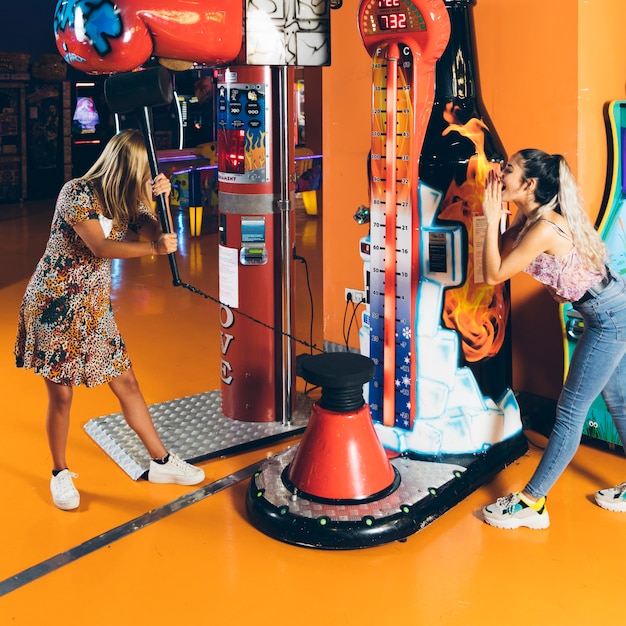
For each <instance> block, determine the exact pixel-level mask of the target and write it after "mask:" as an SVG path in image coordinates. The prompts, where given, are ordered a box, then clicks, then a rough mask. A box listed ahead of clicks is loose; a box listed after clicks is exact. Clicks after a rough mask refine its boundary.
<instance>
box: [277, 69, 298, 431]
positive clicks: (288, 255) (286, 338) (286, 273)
mask: <svg viewBox="0 0 626 626" xmlns="http://www.w3.org/2000/svg"><path fill="white" fill-rule="evenodd" d="M277 70H278V100H279V105H278V106H279V111H278V119H279V123H278V135H279V142H280V150H279V153H280V159H281V163H280V168H279V169H280V197H279V200H278V208H279V210H280V221H281V258H282V332H283V334H282V357H283V358H282V383H283V386H282V391H283V393H282V415H283V426H287V425H289V424H291V418H292V405H293V403H292V388H293V355H292V340H291V336H292V316H291V282H292V276H291V265H292V262H293V261H292V257H293V250H292V245H291V201H290V198H289V173H290V170H291V161H292V160H293V152H294V150H293V146H292V142H291V141H290V138H291V133H290V132H289V130H290V128H291V120H290V119H289V110H290V107H289V97H290V93H291V89H290V88H289V80H288V78H289V74H288V71H287V66H284V65H283V66H280V67H278V68H277Z"/></svg>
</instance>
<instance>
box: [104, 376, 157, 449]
mask: <svg viewBox="0 0 626 626" xmlns="http://www.w3.org/2000/svg"><path fill="white" fill-rule="evenodd" d="M109 387H110V388H111V391H113V393H114V394H115V395H116V396H117V399H118V400H119V403H120V407H121V409H122V414H123V415H124V419H125V420H126V423H127V424H128V425H129V426H130V427H131V428H132V429H133V430H134V431H135V432H136V433H137V436H138V437H139V439H141V442H142V443H143V445H144V446H145V447H146V450H147V451H148V454H149V455H150V457H151V458H153V459H161V458H163V457H165V456H166V455H167V450H166V449H165V446H164V445H163V442H162V441H161V438H160V437H159V435H158V433H157V431H156V428H155V427H154V423H153V421H152V418H151V417H150V413H149V411H148V407H147V405H146V401H145V400H144V397H143V394H142V393H141V390H140V389H139V383H138V382H137V378H136V377H135V373H134V372H133V369H132V368H129V369H128V370H126V371H125V372H124V373H123V374H122V375H121V376H117V377H116V378H114V379H113V380H111V381H110V382H109Z"/></svg>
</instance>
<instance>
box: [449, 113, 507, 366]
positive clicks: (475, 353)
mask: <svg viewBox="0 0 626 626" xmlns="http://www.w3.org/2000/svg"><path fill="white" fill-rule="evenodd" d="M445 119H446V120H447V121H448V122H450V124H449V126H448V127H447V128H446V129H445V130H444V132H443V134H444V135H446V134H448V133H451V132H458V133H459V134H460V135H462V136H463V137H467V138H468V139H470V141H472V143H473V144H474V146H475V147H476V154H475V155H474V156H472V157H471V159H470V162H469V164H468V168H467V177H466V180H465V181H463V182H462V183H461V184H460V185H459V184H457V183H456V181H453V182H452V183H451V185H450V187H449V188H448V192H447V194H446V196H445V198H444V199H443V202H442V205H441V207H442V208H441V212H440V214H439V217H440V218H441V219H442V220H450V221H454V222H458V223H462V224H463V225H464V226H465V228H466V230H467V239H468V254H467V275H466V276H467V278H466V280H465V282H464V284H463V285H461V286H460V287H455V288H450V289H447V290H446V292H445V295H444V305H443V312H442V321H443V323H444V324H445V326H447V327H448V328H451V329H455V330H456V331H457V332H458V333H459V335H460V337H461V340H462V341H461V344H462V349H463V354H464V356H465V359H466V360H467V361H468V362H470V363H475V362H477V361H481V360H483V359H486V358H489V357H492V356H495V355H496V354H497V353H498V352H499V350H500V348H501V347H502V343H503V341H504V337H505V333H506V324H507V320H508V316H509V306H510V305H509V299H508V294H507V291H508V289H507V286H506V284H504V283H503V284H500V285H495V286H491V285H487V284H485V283H484V282H482V265H481V266H479V267H476V263H479V264H482V259H481V258H480V255H479V256H478V258H477V259H476V258H475V252H476V248H475V245H476V244H478V243H479V242H478V241H477V240H476V238H475V237H476V235H477V234H476V233H475V232H474V218H475V217H477V216H482V214H483V208H482V202H483V196H484V193H485V181H486V178H487V173H488V172H489V170H490V169H491V168H492V164H491V163H490V162H489V161H488V160H487V157H486V155H485V149H484V138H485V132H489V129H488V128H487V126H486V125H485V124H484V122H483V121H482V120H480V119H478V118H472V119H470V120H469V121H468V122H467V124H464V125H461V124H458V123H456V116H455V115H454V110H453V109H452V106H451V105H449V107H448V110H447V115H446V116H445ZM476 276H479V277H480V281H477V280H475V277H476Z"/></svg>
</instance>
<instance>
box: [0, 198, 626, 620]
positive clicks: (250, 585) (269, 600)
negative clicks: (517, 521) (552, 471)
mask: <svg viewBox="0 0 626 626" xmlns="http://www.w3.org/2000/svg"><path fill="white" fill-rule="evenodd" d="M51 211H52V204H51V203H49V202H48V203H46V202H42V203H39V204H29V205H25V206H7V205H4V206H2V205H0V228H1V232H2V245H1V246H0V302H1V303H2V306H1V307H0V329H1V332H0V380H1V385H2V418H1V419H0V441H1V442H2V454H0V484H1V485H2V490H1V496H0V498H1V503H0V589H2V590H3V595H1V596H0V625H2V626H4V625H5V624H22V625H29V626H30V625H32V626H35V625H37V626H38V625H42V624H49V625H51V626H57V625H64V626H65V625H75V624H76V625H78V624H80V625H86V624H88V625H89V626H100V625H102V626H104V625H107V626H108V625H110V624H119V625H123V626H126V625H128V626H130V625H134V624H166V623H173V624H235V625H239V624H254V625H260V626H264V625H268V626H269V625H272V626H283V625H287V624H289V625H291V624H300V625H302V626H308V625H316V626H319V625H321V624H328V625H331V626H340V625H357V624H359V625H361V624H384V623H385V624H386V623H398V624H413V625H418V624H419V625H424V626H426V625H432V624H438V625H439V624H440V625H446V626H447V625H450V626H459V625H465V624H503V623H504V624H507V625H509V626H511V625H522V624H523V625H524V626H526V625H528V624H538V625H544V624H553V625H556V624H559V625H560V624H564V625H565V624H567V625H578V624H623V623H624V621H625V619H626V618H624V611H623V608H622V595H623V576H624V573H623V571H624V565H623V564H624V557H625V553H626V514H615V513H609V512H607V511H604V510H601V509H600V508H598V507H597V506H596V505H595V504H594V503H593V498H592V494H593V492H594V491H595V490H596V489H597V488H599V487H605V486H609V485H613V484H615V483H617V482H620V481H621V480H624V479H626V461H625V460H624V459H623V458H622V456H621V455H620V454H617V453H614V452H610V451H608V450H605V449H601V448H596V447H590V446H582V447H581V448H580V450H579V452H578V454H577V455H576V457H575V459H574V461H573V463H572V464H571V466H570V468H569V469H568V470H567V472H566V473H565V475H564V476H563V477H562V479H561V480H560V481H559V483H558V484H557V486H556V487H555V488H554V490H553V492H552V493H551V494H550V499H549V511H550V515H551V519H552V525H551V527H550V528H549V529H548V530H545V531H531V530H527V529H522V530H517V531H502V530H497V529H495V528H492V527H490V526H487V525H486V524H485V523H484V522H482V520H481V519H480V514H479V511H480V508H481V507H482V506H483V505H484V504H486V503H488V502H491V501H493V500H494V499H495V498H496V497H498V496H500V495H504V494H505V493H507V492H508V491H510V490H513V489H519V488H521V487H522V486H523V485H524V482H525V480H526V479H527V478H528V476H529V474H530V473H531V471H532V470H533V468H534V467H535V466H536V463H537V460H538V458H539V455H540V453H541V452H540V450H539V448H538V447H536V446H534V445H531V448H530V450H529V452H528V453H527V454H526V455H525V456H523V457H522V458H520V459H518V460H517V461H515V462H513V463H512V464H511V465H510V466H509V467H507V468H506V469H505V470H504V471H502V472H501V473H500V474H498V475H497V477H496V478H495V480H493V481H492V482H491V483H489V484H485V485H483V486H482V487H480V488H479V489H477V490H476V491H475V492H473V493H472V494H471V495H470V496H469V497H467V498H466V499H465V500H463V501H462V502H461V503H460V504H458V505H457V506H455V507H454V508H452V509H451V510H449V511H448V512H447V513H445V514H444V515H443V516H441V517H440V518H438V519H437V520H435V521H434V522H433V523H432V524H430V525H429V526H427V527H426V528H424V529H423V530H421V531H420V532H418V533H416V534H415V535H412V536H411V537H409V538H408V539H407V540H406V541H404V542H396V543H392V544H388V545H383V546H378V547H374V548H369V549H364V550H351V551H321V550H312V549H308V548H300V547H295V546H291V545H287V544H284V543H281V542H279V541H276V540H274V539H271V538H269V537H267V536H265V535H263V534H261V533H260V532H259V531H258V530H257V529H256V528H254V527H253V526H251V524H250V523H249V522H248V520H247V518H246V511H245V493H246V489H247V486H248V482H249V481H248V480H247V479H246V480H242V481H240V482H237V483H235V484H231V485H230V486H229V485H228V483H227V484H224V483H216V484H215V485H214V481H217V480H218V479H220V478H223V477H226V476H228V475H230V474H232V473H233V472H237V471H239V470H241V469H242V468H245V467H247V466H248V465H250V464H252V463H254V462H256V461H260V460H262V459H264V458H266V457H267V455H270V454H272V453H275V452H277V451H279V450H281V449H283V448H284V447H285V446H287V445H290V444H293V443H294V442H297V438H294V439H291V440H286V441H283V442H281V443H279V444H276V445H273V446H271V447H268V448H266V449H257V450H253V451H249V452H247V453H245V454H240V455H235V456H232V457H228V458H220V459H217V460H212V461H208V462H206V463H203V467H204V469H205V471H206V475H207V479H206V481H205V483H203V485H201V486H200V487H199V488H194V487H191V488H190V487H177V486H170V485H152V484H150V483H147V482H144V481H137V482H135V481H133V480H131V479H130V478H129V477H128V476H127V475H126V474H125V473H124V472H123V471H122V470H121V469H120V468H119V467H118V466H117V465H116V464H115V463H113V462H112V461H111V460H110V459H109V457H108V456H107V455H106V454H104V453H103V452H102V450H101V449H100V448H98V447H97V446H96V445H95V444H94V443H93V442H92V441H91V439H89V437H88V436H87V435H86V434H85V433H84V430H83V426H84V424H85V422H87V421H88V420H89V419H91V418H93V417H97V416H100V415H106V414H109V413H116V412H118V410H119V407H118V406H117V404H116V401H115V398H114V397H113V395H112V394H111V392H110V391H109V390H108V388H106V387H103V388H96V389H92V390H87V389H84V388H81V389H78V390H76V393H75V400H74V406H73V414H72V420H73V422H72V426H71V432H70V442H69V451H70V455H69V458H70V464H71V469H72V470H73V471H75V472H77V473H78V474H79V475H80V478H79V479H78V480H77V481H76V483H77V486H78V488H79V489H80V491H81V494H82V502H81V505H80V508H79V510H77V511H76V512H63V511H60V510H57V509H56V508H55V507H54V506H53V505H52V504H51V502H50V493H49V486H48V484H49V477H50V459H49V455H48V451H47V445H46V439H45V430H44V411H45V406H46V395H45V390H44V385H43V382H42V381H41V380H40V379H39V378H38V377H37V376H35V375H34V374H33V373H32V372H29V371H22V370H18V369H16V368H15V366H14V362H13V356H12V350H13V340H14V332H15V322H16V317H17V312H18V307H19V303H20V300H21V297H22V294H23V291H24V288H25V285H26V282H27V280H28V277H29V275H30V273H31V271H32V270H33V268H34V265H35V263H36V261H37V259H38V258H39V255H40V253H41V251H42V249H43V244H44V242H45V239H46V236H47V230H48V226H49V222H50V216H51ZM178 217H179V219H178V226H179V228H180V231H181V235H180V241H181V247H180V251H179V253H178V260H179V266H180V273H181V278H183V280H184V281H186V282H189V283H191V284H193V285H195V286H197V287H199V288H200V289H202V290H203V291H205V292H207V293H209V294H212V295H217V261H216V259H217V241H216V236H215V235H211V234H208V235H203V236H202V237H200V238H193V239H192V238H190V237H189V236H188V232H187V230H186V221H185V220H186V217H185V216H184V215H183V214H182V213H181V214H180V215H179V216H178ZM296 221H297V229H296V230H297V252H298V254H299V255H300V256H303V257H304V258H306V259H307V261H308V267H309V272H310V279H311V288H312V289H311V291H312V293H313V300H314V305H315V306H314V310H315V321H314V324H313V341H314V342H315V343H317V344H320V345H321V343H322V332H323V331H322V323H321V320H322V309H321V291H322V289H321V254H320V240H319V238H320V236H321V223H320V218H317V217H307V216H306V215H303V214H300V213H299V214H298V218H297V220H296ZM346 254H348V252H346ZM116 269H117V271H116V275H115V281H114V308H115V311H116V316H117V320H118V324H119V326H120V328H121V330H122V333H123V335H124V337H125V339H126V342H127V344H128V347H129V351H130V354H131V357H132V359H133V362H134V366H135V371H136V374H137V377H138V379H139V381H140V383H141V386H142V389H143V392H144V395H145V396H146V399H147V401H148V403H149V404H154V403H159V402H163V401H166V400H171V399H174V398H179V397H183V396H186V395H192V394H196V393H201V392H204V391H209V390H213V389H218V388H219V371H218V363H219V353H220V350H219V345H220V344H219V325H218V315H217V305H216V304H215V303H214V302H212V301H210V300H206V299H204V298H201V297H199V296H198V295H195V294H193V293H191V292H189V291H186V290H183V289H182V288H180V287H177V288H175V287H173V286H172V283H171V278H170V274H169V267H168V264H167V259H165V258H162V257H161V258H157V259H151V258H145V259H138V260H132V261H125V262H123V263H117V264H116ZM296 281H297V285H298V287H297V293H298V296H297V302H298V306H297V321H296V329H295V332H296V335H297V336H298V337H302V338H303V339H304V340H305V341H307V342H308V341H309V337H310V331H309V327H310V307H309V300H308V290H307V288H306V281H305V275H304V266H303V265H301V264H298V267H297V272H296ZM351 341H352V343H353V344H354V345H356V335H353V336H352V340H351ZM302 349H303V348H302V347H300V348H299V349H298V352H301V351H302ZM212 485H213V487H211V486H212ZM221 487H224V488H221ZM202 489H204V490H205V491H204V492H203V495H204V497H202V498H198V499H197V501H195V502H193V503H191V504H190V505H189V506H185V507H182V508H180V509H177V508H176V506H169V507H168V504H169V503H172V502H176V501H177V500H178V499H180V498H181V497H184V496H185V495H187V494H193V493H194V492H196V493H200V492H201V490H202ZM199 490H200V491H199ZM213 490H215V491H216V493H215V494H214V495H209V493H211V492H212V491H213ZM191 497H192V499H193V496H191ZM151 512H152V513H151ZM159 512H161V513H163V514H160V513H159ZM166 513H167V514H166ZM133 520H139V521H136V522H133ZM131 522H132V523H131ZM118 531H119V532H118Z"/></svg>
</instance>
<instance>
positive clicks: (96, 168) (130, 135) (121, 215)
mask: <svg viewBox="0 0 626 626" xmlns="http://www.w3.org/2000/svg"><path fill="white" fill-rule="evenodd" d="M83 180H86V181H88V182H90V183H91V184H92V185H93V187H94V189H95V191H96V193H97V194H98V196H99V198H100V200H101V202H102V204H103V211H104V213H105V216H106V217H108V218H110V219H112V220H113V221H114V223H115V225H116V226H118V227H119V226H120V225H121V224H124V223H132V222H134V221H136V220H137V217H138V214H139V205H140V204H144V205H145V206H150V204H151V202H152V198H151V197H150V192H149V187H148V184H147V183H148V181H149V180H150V168H149V166H148V153H147V151H146V144H145V141H144V139H143V135H142V134H141V133H140V132H139V131H138V130H134V129H129V130H123V131H122V132H120V133H118V134H117V135H115V136H114V137H113V138H112V139H111V140H110V141H109V142H108V143H107V145H106V147H105V148H104V150H103V151H102V154H101V155H100V156H99V157H98V160H97V161H96V162H95V163H94V164H93V165H92V166H91V168H90V169H89V170H88V171H87V173H86V174H85V175H84V176H83Z"/></svg>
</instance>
